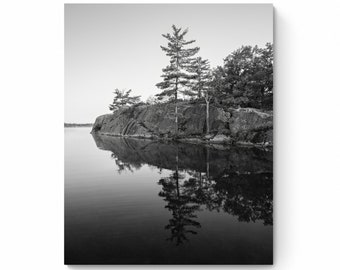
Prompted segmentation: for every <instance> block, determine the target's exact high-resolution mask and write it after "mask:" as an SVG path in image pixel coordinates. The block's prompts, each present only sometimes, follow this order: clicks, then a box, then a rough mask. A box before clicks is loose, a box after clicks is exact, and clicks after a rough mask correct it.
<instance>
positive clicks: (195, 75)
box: [185, 57, 211, 98]
mask: <svg viewBox="0 0 340 270" xmlns="http://www.w3.org/2000/svg"><path fill="white" fill-rule="evenodd" d="M188 71H189V72H191V73H192V75H191V82H190V89H189V90H187V91H185V94H186V95H189V96H192V97H197V98H201V97H202V93H203V91H205V90H207V88H208V84H209V83H210V77H211V76H210V74H209V73H210V65H209V61H208V60H207V59H204V60H203V59H202V58H201V57H197V58H195V59H194V60H193V61H192V63H191V65H190V66H189V67H188Z"/></svg>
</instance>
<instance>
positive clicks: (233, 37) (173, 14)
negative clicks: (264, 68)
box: [65, 4, 273, 123]
mask: <svg viewBox="0 0 340 270" xmlns="http://www.w3.org/2000/svg"><path fill="white" fill-rule="evenodd" d="M172 24H175V25H176V26H178V27H182V28H188V29H189V32H188V34H187V35H186V38H187V40H191V39H195V40H196V42H195V43H194V44H195V45H196V46H198V47H200V48H201V49H200V51H199V53H198V55H197V56H201V57H202V58H206V59H208V60H209V61H210V65H211V67H215V66H217V65H222V64H223V58H225V57H226V56H227V55H228V54H229V53H231V52H232V51H234V50H236V49H237V48H239V47H241V46H242V45H252V46H254V45H258V46H260V47H263V46H264V45H265V43H267V42H273V8H272V5H271V4H238V5H237V4H144V5H142V4H65V122H68V123H93V122H94V120H95V118H96V117H97V116H99V115H102V114H106V113H110V111H109V109H108V105H109V103H111V102H112V99H113V94H112V92H113V90H114V89H115V88H119V89H124V88H125V89H132V93H133V95H141V96H142V100H146V99H147V98H148V97H149V96H151V95H154V94H157V93H159V92H160V90H159V89H158V88H157V87H156V86H155V84H156V83H158V82H160V81H161V78H160V75H161V74H162V68H164V67H165V66H166V65H167V64H168V62H169V58H168V57H167V56H166V55H165V53H164V52H163V51H162V50H161V49H160V45H164V46H165V45H166V44H167V42H166V40H165V38H164V37H162V34H166V33H170V32H171V25H172Z"/></svg>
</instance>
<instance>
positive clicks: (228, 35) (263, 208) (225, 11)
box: [64, 4, 274, 265]
mask: <svg viewBox="0 0 340 270" xmlns="http://www.w3.org/2000/svg"><path fill="white" fill-rule="evenodd" d="M64 17H65V128H64V134H65V264H67V265H71V264H96V265H98V264H266V265H268V264H269V265H270V264H273V61H274V59H273V6H272V5H271V4H65V10H64Z"/></svg>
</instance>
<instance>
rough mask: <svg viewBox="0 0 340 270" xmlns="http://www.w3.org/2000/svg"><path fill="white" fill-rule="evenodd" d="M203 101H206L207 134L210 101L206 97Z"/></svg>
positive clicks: (208, 129) (208, 131)
mask: <svg viewBox="0 0 340 270" xmlns="http://www.w3.org/2000/svg"><path fill="white" fill-rule="evenodd" d="M205 102H206V108H207V113H206V117H207V118H206V124H207V135H209V133H210V128H209V103H210V101H209V100H208V99H206V101H205Z"/></svg>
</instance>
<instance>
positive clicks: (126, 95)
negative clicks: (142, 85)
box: [109, 88, 140, 112]
mask: <svg viewBox="0 0 340 270" xmlns="http://www.w3.org/2000/svg"><path fill="white" fill-rule="evenodd" d="M131 91H132V90H131V89H130V90H128V91H125V90H119V89H118V88H116V89H115V90H114V92H113V93H114V95H115V96H114V98H113V102H112V104H110V105H109V109H110V111H113V112H115V111H116V110H118V109H120V108H121V107H124V106H129V105H133V104H136V103H138V102H140V96H130V94H131Z"/></svg>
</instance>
